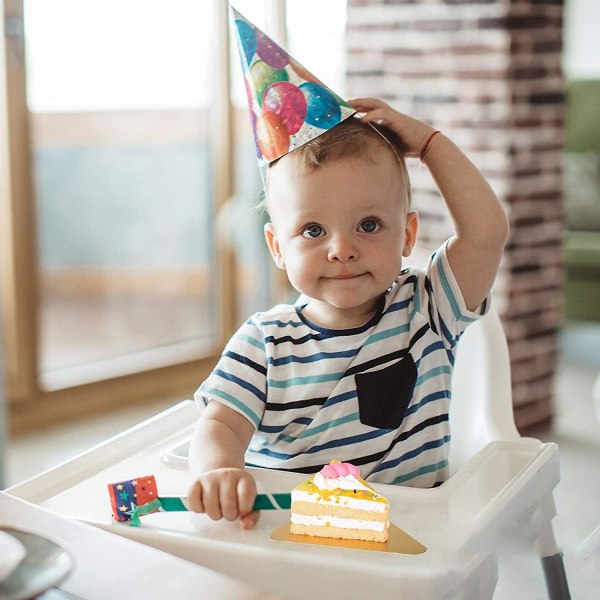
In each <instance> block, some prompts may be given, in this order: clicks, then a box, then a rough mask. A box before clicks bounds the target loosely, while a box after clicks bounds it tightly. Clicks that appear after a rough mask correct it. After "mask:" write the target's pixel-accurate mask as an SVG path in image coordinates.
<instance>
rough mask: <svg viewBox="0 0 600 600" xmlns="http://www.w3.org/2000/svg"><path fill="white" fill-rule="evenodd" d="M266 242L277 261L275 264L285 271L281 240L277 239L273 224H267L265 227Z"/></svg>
mask: <svg viewBox="0 0 600 600" xmlns="http://www.w3.org/2000/svg"><path fill="white" fill-rule="evenodd" d="M264 231H265V240H266V241H267V246H268V247H269V252H270V253H271V256H272V257H273V260H274V261H275V264H276V265H277V267H278V268H279V269H281V270H282V271H285V261H284V260H283V255H282V254H281V250H280V249H279V240H278V239H277V234H276V233H275V228H274V227H273V223H267V224H266V225H265V229H264Z"/></svg>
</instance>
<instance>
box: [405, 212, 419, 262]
mask: <svg viewBox="0 0 600 600" xmlns="http://www.w3.org/2000/svg"><path fill="white" fill-rule="evenodd" d="M418 231H419V213H417V211H416V210H409V211H408V213H406V226H405V228H404V248H403V249H402V256H410V253H411V252H412V251H413V248H414V247H415V244H416V243H417V233H418Z"/></svg>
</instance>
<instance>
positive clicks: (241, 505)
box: [237, 474, 256, 517]
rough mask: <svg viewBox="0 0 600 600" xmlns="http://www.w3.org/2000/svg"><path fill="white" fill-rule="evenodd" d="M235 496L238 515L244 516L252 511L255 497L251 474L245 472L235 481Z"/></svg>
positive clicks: (254, 486) (254, 484) (254, 485)
mask: <svg viewBox="0 0 600 600" xmlns="http://www.w3.org/2000/svg"><path fill="white" fill-rule="evenodd" d="M237 498H238V509H239V511H240V516H242V517H244V516H246V515H248V514H250V513H251V512H252V507H253V506H254V500H255V499H256V482H255V481H254V478H253V477H252V476H251V475H248V474H246V476H245V477H241V478H240V479H239V480H238V482H237Z"/></svg>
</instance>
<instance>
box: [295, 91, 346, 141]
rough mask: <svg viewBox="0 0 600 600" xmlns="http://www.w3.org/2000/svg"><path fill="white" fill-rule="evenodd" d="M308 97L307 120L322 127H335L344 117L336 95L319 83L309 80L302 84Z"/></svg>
mask: <svg viewBox="0 0 600 600" xmlns="http://www.w3.org/2000/svg"><path fill="white" fill-rule="evenodd" d="M300 90H301V91H302V93H303V94H304V97H305V98H306V105H307V111H306V122H307V123H308V124H309V125H313V126H314V127H320V128H321V129H331V128H332V127H335V126H336V125H337V124H338V123H339V122H340V120H341V118H342V111H341V110H340V105H339V103H338V101H337V100H336V98H335V96H334V95H333V94H332V93H331V92H330V91H329V90H328V89H327V88H325V87H323V86H322V85H321V84H319V83H313V82H312V81H307V82H306V83H303V84H302V85H300Z"/></svg>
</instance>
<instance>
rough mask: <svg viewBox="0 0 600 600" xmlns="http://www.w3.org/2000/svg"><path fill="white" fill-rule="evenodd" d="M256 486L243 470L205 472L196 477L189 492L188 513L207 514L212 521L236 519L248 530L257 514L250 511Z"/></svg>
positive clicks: (254, 522) (255, 520)
mask: <svg viewBox="0 0 600 600" xmlns="http://www.w3.org/2000/svg"><path fill="white" fill-rule="evenodd" d="M255 498H256V482H255V481H254V478H253V477H252V475H250V474H249V473H247V472H246V471H244V469H237V468H224V469H214V470H212V471H206V472H205V473H201V474H200V475H198V476H197V477H196V480H195V481H194V483H193V484H192V485H191V487H190V490H189V492H188V505H189V507H190V510H192V511H194V512H198V513H206V514H207V515H208V516H209V517H210V518H211V519H214V520H215V521H217V520H219V519H222V518H225V519H227V520H228V521H235V520H236V519H237V518H238V517H239V518H240V520H241V523H242V527H243V528H244V529H251V528H252V527H254V525H255V524H256V522H257V521H258V516H259V513H258V512H257V511H253V510H252V506H253V505H254V499H255Z"/></svg>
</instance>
